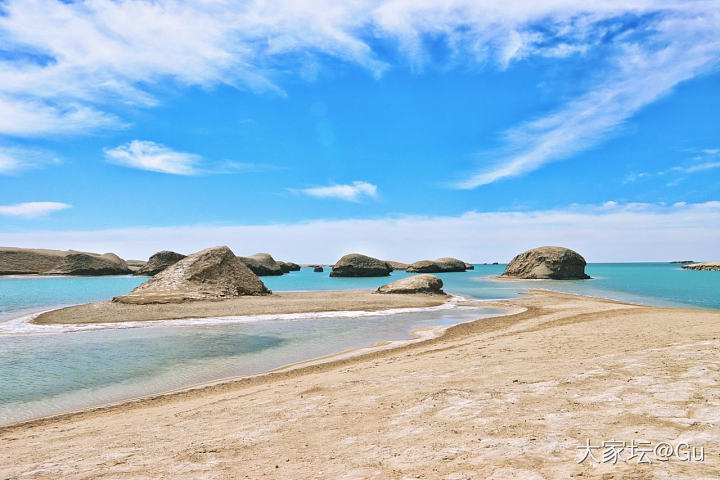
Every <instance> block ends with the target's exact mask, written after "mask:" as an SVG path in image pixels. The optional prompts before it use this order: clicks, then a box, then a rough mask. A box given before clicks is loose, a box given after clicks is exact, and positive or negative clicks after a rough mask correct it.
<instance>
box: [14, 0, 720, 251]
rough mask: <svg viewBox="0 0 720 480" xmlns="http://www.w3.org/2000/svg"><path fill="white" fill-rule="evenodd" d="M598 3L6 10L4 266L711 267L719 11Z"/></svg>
mask: <svg viewBox="0 0 720 480" xmlns="http://www.w3.org/2000/svg"><path fill="white" fill-rule="evenodd" d="M585 3H586V2H578V1H570V0H549V1H547V2H533V3H532V4H529V3H527V2H520V1H504V2H494V1H479V2H469V1H468V2H465V1H460V0H458V1H454V2H433V1H426V2H404V1H399V0H397V1H390V2H376V1H374V2H357V3H356V4H353V5H352V6H345V5H332V3H325V2H310V1H308V2H282V1H278V2H258V3H255V2H231V1H218V2H172V1H168V2H153V3H148V2H142V1H119V2H110V1H106V0H95V1H93V2H68V3H60V2H54V1H50V0H26V1H12V0H10V1H5V2H0V9H3V11H4V12H3V13H4V15H3V16H2V17H0V38H2V39H3V44H4V47H3V48H2V50H0V63H2V64H3V71H4V72H5V73H4V74H3V75H2V76H1V78H0V116H1V117H3V118H4V120H0V243H2V244H12V245H18V246H28V247H30V246H34V247H52V248H84V249H91V250H93V249H94V250H103V251H105V250H110V249H111V247H113V248H114V249H115V251H118V252H119V253H120V254H123V255H125V256H138V257H144V256H147V255H149V254H151V253H153V251H155V250H156V249H159V248H175V249H176V250H180V251H184V252H188V251H190V250H192V249H198V248H202V247H204V246H208V245H210V244H217V243H228V244H230V245H231V247H233V248H234V249H235V250H238V251H239V252H238V253H252V252H251V251H250V250H252V251H257V250H263V251H264V250H270V251H271V252H273V253H276V255H286V256H287V255H291V256H294V258H297V259H298V260H308V261H320V260H327V261H331V260H332V257H333V256H335V255H338V254H341V253H343V252H347V251H349V250H352V249H363V250H364V251H367V252H368V253H375V254H377V255H390V256H394V257H397V258H400V257H403V258H402V259H405V260H412V259H414V258H413V257H412V256H411V255H417V256H427V257H430V256H433V255H435V254H437V255H436V256H440V255H444V254H454V255H458V256H463V257H466V258H469V259H470V260H473V261H486V260H487V261H490V260H495V259H496V258H497V259H500V260H507V258H506V257H508V256H509V255H512V253H513V252H514V253H517V252H516V250H518V249H524V248H530V247H533V246H537V245H538V244H543V243H553V244H558V243H562V242H566V243H567V242H570V243H572V244H571V245H568V246H572V247H574V248H577V249H579V250H582V253H584V254H585V255H586V257H589V259H590V260H595V261H603V260H629V259H638V260H663V259H665V258H664V257H668V256H687V255H691V254H694V255H701V256H712V255H713V253H714V249H715V248H716V247H715V246H716V245H717V240H718V239H719V238H718V237H719V236H720V234H719V233H717V231H718V230H720V204H719V203H718V200H720V191H718V190H719V188H720V187H718V184H719V183H720V182H718V180H719V179H720V122H719V119H718V113H717V112H719V111H720V89H719V88H718V80H720V73H718V67H719V66H720V63H719V62H720V28H719V27H717V25H720V7H718V6H717V5H713V3H712V2H704V1H697V2H692V1H691V2H678V3H674V2H653V1H649V0H646V1H640V0H626V1H620V0H618V1H612V2H607V4H605V5H603V6H587V5H584V4H585ZM38 12H43V15H42V16H41V17H40V16H38V15H40V14H39V13H38ZM508 218H513V219H514V220H513V221H512V222H510V223H506V220H507V219H508ZM538 218H553V219H554V220H553V221H552V222H546V221H542V222H539V223H538V220H537V219H538ZM468 222H470V223H469V224H468ZM602 224H605V225H606V229H607V230H608V232H605V233H604V234H603V236H602V237H603V238H599V237H600V235H597V232H594V228H593V227H594V226H597V225H602ZM308 225H312V226H313V227H312V230H314V234H313V233H312V232H310V233H307V234H306V233H305V230H306V229H307V228H308ZM370 225H372V228H368V226H370ZM428 225H429V226H428ZM433 225H438V226H439V225H445V227H443V232H442V233H443V234H444V235H443V236H440V237H438V236H437V234H438V232H433V233H432V234H430V233H429V232H428V229H431V230H432V229H433ZM263 228H264V229H263ZM188 229H189V230H188ZM278 229H279V231H282V232H286V234H287V235H283V234H282V233H281V234H280V237H283V238H277V235H276V234H277V232H278ZM453 229H462V230H453ZM489 229H492V230H493V232H492V234H490V232H488V230H489ZM705 229H707V231H705ZM343 230H344V231H345V232H346V234H344V235H343V234H342V231H343ZM188 231H192V232H193V233H192V234H191V235H190V234H188V235H184V234H183V233H180V232H185V234H187V232H188ZM338 231H340V234H338ZM690 231H692V232H695V234H694V235H693V238H692V239H690V238H689V237H688V232H690ZM110 232H112V234H111V233H110ZM613 232H614V233H613ZM650 232H652V233H650ZM331 234H332V235H331ZM273 235H275V236H273ZM329 236H332V237H333V238H334V240H333V241H334V244H333V246H332V248H328V247H327V246H326V245H325V243H326V240H324V239H327V238H328V237H329ZM473 236H477V237H479V238H476V239H475V240H474V241H473V239H472V237H473ZM491 237H492V238H491ZM696 237H699V238H701V240H699V239H698V238H696ZM109 238H112V239H117V240H116V241H114V242H113V243H111V242H110V240H109ZM189 238H192V239H193V240H187V241H185V240H184V239H189ZM648 238H651V239H653V241H654V242H657V243H658V245H656V246H655V247H653V248H650V249H648V248H646V247H643V241H645V240H647V239H648ZM202 242H205V244H203V243H202ZM408 242H413V243H414V244H413V245H412V246H408V244H407V243H408ZM288 244H291V245H288ZM429 244H432V247H429V246H428V245H429ZM438 244H441V245H442V246H438ZM298 257H301V258H298Z"/></svg>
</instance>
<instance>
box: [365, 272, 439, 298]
mask: <svg viewBox="0 0 720 480" xmlns="http://www.w3.org/2000/svg"><path fill="white" fill-rule="evenodd" d="M442 287H443V281H442V280H440V278H439V277H436V276H435V275H427V274H425V275H413V276H411V277H406V278H401V279H400V280H396V281H394V282H392V283H388V284H387V285H383V286H382V287H380V288H378V289H377V292H378V293H431V294H440V295H444V294H445V292H443V290H442Z"/></svg>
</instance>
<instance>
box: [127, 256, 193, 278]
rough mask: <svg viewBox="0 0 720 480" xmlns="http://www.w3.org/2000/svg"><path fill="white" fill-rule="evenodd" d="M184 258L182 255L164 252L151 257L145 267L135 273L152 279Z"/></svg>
mask: <svg viewBox="0 0 720 480" xmlns="http://www.w3.org/2000/svg"><path fill="white" fill-rule="evenodd" d="M183 258H185V255H183V254H182V253H177V252H171V251H170V250H162V251H160V252H157V253H154V254H153V255H151V256H150V258H149V259H148V261H147V263H146V264H145V266H143V267H141V268H139V269H138V270H137V271H136V272H135V275H139V276H148V277H152V276H153V275H156V274H158V273H160V272H162V271H163V270H165V269H166V268H167V267H169V266H170V265H174V264H176V263H177V262H179V261H180V260H182V259H183Z"/></svg>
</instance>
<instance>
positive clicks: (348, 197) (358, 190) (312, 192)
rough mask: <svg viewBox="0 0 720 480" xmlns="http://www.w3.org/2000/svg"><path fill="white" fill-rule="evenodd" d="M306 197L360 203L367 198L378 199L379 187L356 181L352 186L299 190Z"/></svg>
mask: <svg viewBox="0 0 720 480" xmlns="http://www.w3.org/2000/svg"><path fill="white" fill-rule="evenodd" d="M298 191H299V192H301V193H304V194H305V195H309V196H311V197H317V198H334V199H338V200H345V201H348V202H359V201H361V200H363V199H366V198H377V196H378V193H377V185H373V184H372V183H368V182H361V181H355V182H352V183H350V184H340V185H328V186H324V187H310V188H303V189H301V190H298Z"/></svg>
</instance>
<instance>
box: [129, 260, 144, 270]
mask: <svg viewBox="0 0 720 480" xmlns="http://www.w3.org/2000/svg"><path fill="white" fill-rule="evenodd" d="M125 263H127V266H128V268H130V270H132V271H133V272H137V271H138V270H140V269H141V268H143V267H144V266H145V265H147V260H125Z"/></svg>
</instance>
